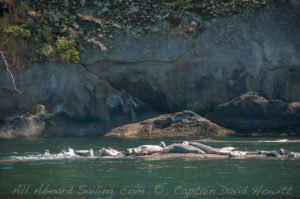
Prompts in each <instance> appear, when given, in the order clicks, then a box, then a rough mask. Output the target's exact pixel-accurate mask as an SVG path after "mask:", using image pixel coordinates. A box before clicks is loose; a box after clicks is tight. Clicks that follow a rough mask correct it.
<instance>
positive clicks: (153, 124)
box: [105, 111, 234, 137]
mask: <svg viewBox="0 0 300 199" xmlns="http://www.w3.org/2000/svg"><path fill="white" fill-rule="evenodd" d="M233 134H234V132H233V131H231V130H228V129H225V128H222V127H220V126H219V125H216V124H214V123H212V122H210V121H209V120H207V119H205V118H203V117H201V116H199V115H197V114H196V113H194V112H192V111H183V112H177V113H172V114H165V115H161V116H158V117H154V118H151V119H148V120H144V121H142V122H139V123H135V124H127V125H124V126H120V127H117V128H115V129H113V130H112V131H110V132H109V133H107V134H105V136H114V137H169V136H228V135H233Z"/></svg>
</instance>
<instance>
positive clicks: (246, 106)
mask: <svg viewBox="0 0 300 199" xmlns="http://www.w3.org/2000/svg"><path fill="white" fill-rule="evenodd" d="M207 117H208V118H209V119H210V120H212V121H214V122H216V123H217V124H219V125H222V126H224V127H227V128H231V129H235V130H239V131H244V132H251V131H252V132H253V131H254V132H255V131H256V132H257V131H258V132H259V131H262V132H264V131H265V132H266V131H268V132H277V133H282V132H287V133H289V131H291V132H293V133H297V134H298V135H299V134H300V102H292V103H286V102H284V101H281V100H267V99H266V98H264V97H262V96H259V95H258V94H256V93H247V94H244V95H241V96H239V97H236V98H234V99H232V100H231V101H229V102H226V103H224V104H221V105H219V106H217V107H216V109H215V110H214V111H213V112H211V113H209V114H207Z"/></svg>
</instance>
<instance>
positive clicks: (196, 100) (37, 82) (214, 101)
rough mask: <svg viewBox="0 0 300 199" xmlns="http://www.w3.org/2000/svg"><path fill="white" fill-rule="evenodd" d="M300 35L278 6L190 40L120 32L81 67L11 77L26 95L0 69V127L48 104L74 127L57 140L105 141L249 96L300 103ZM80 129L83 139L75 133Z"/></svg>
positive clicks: (214, 24)
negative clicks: (135, 125) (118, 130)
mask: <svg viewBox="0 0 300 199" xmlns="http://www.w3.org/2000/svg"><path fill="white" fill-rule="evenodd" d="M170 31H171V30H170ZM299 32H300V17H299V15H298V14H297V13H296V11H295V9H294V7H291V6H288V5H280V4H278V5H277V4H273V5H270V6H267V7H266V8H264V9H262V10H260V11H259V12H255V13H249V14H247V15H245V16H243V17H239V16H232V17H226V18H216V19H212V20H210V21H205V22H203V28H201V30H199V31H198V32H197V34H195V35H193V36H191V37H188V38H186V37H182V36H176V35H171V36H170V35H164V34H159V33H155V34H154V33H153V34H148V35H146V36H144V37H142V38H139V39H134V38H130V37H128V36H125V35H124V34H122V33H120V32H116V33H115V35H114V37H113V38H114V39H112V40H111V41H108V43H109V44H108V45H107V46H108V48H107V51H105V52H102V50H101V48H97V47H95V48H93V47H90V48H89V49H87V50H86V52H84V53H82V55H81V61H80V63H78V64H67V65H63V64H55V63H39V64H35V65H33V66H32V67H31V68H29V69H27V70H25V71H22V72H19V71H13V73H14V76H15V79H16V84H17V87H18V89H19V90H20V91H21V92H22V95H18V94H16V93H14V91H13V88H12V83H11V79H10V76H9V74H8V73H7V72H6V71H5V70H4V69H3V68H1V69H0V120H1V118H2V120H3V119H4V118H7V117H10V116H13V115H15V114H18V113H26V112H28V111H30V110H31V109H32V107H33V106H35V105H36V104H43V105H45V106H46V108H47V110H48V112H49V113H55V112H57V111H60V112H63V113H64V114H65V115H66V116H67V118H68V119H70V120H68V121H70V122H67V123H64V125H65V126H64V128H63V129H64V130H59V129H61V128H56V127H57V126H60V127H62V125H50V126H48V127H47V128H46V130H47V131H49V132H50V131H51V132H53V134H52V135H74V136H75V135H91V134H92V135H101V134H103V133H104V132H105V131H107V130H108V129H111V128H113V127H116V126H118V125H122V124H125V123H130V122H138V121H141V120H143V119H146V118H150V117H152V116H154V115H159V114H162V113H166V112H169V113H170V112H176V111H181V110H185V109H189V110H193V111H195V112H197V113H200V114H204V113H205V112H207V111H210V110H212V109H213V108H214V107H215V106H216V105H218V104H220V103H224V102H226V101H229V100H230V99H232V98H234V97H236V96H239V95H241V94H243V93H246V92H248V91H257V92H259V93H262V95H263V96H266V97H267V98H268V99H280V100H285V101H288V102H291V101H300V89H299V88H300V78H299V77H300V34H299ZM79 122H80V124H79ZM58 123H61V124H63V122H58ZM58 123H56V124H58ZM67 124H70V125H67ZM74 124H75V125H77V126H79V127H81V128H82V131H81V130H80V132H79V131H78V130H74V131H73V129H75V128H74ZM56 130H59V132H60V133H55V132H56ZM4 133H5V132H4Z"/></svg>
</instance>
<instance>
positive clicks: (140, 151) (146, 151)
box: [127, 142, 166, 156]
mask: <svg viewBox="0 0 300 199" xmlns="http://www.w3.org/2000/svg"><path fill="white" fill-rule="evenodd" d="M165 147H166V144H165V143H164V142H160V144H159V145H142V146H139V147H137V148H129V149H127V154H128V155H138V156H139V155H151V154H153V153H160V152H162V151H163V149H164V148H165Z"/></svg>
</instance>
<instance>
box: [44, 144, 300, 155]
mask: <svg viewBox="0 0 300 199" xmlns="http://www.w3.org/2000/svg"><path fill="white" fill-rule="evenodd" d="M98 152H99V153H98V154H99V157H116V158H117V157H124V156H145V155H152V154H167V153H194V154H215V155H227V156H228V157H244V156H245V155H246V154H247V153H249V152H247V151H238V150H237V149H236V148H234V147H225V148H213V147H211V146H208V145H205V144H202V143H199V142H187V141H184V142H182V143H175V144H171V145H169V146H166V144H165V142H160V143H159V145H141V146H138V147H136V148H128V149H127V150H126V153H125V154H123V153H122V152H120V151H118V150H116V149H113V148H110V147H107V148H102V149H100V150H99V151H98ZM46 153H47V154H49V153H50V152H49V150H46V151H45V154H46ZM65 153H66V154H69V153H71V154H73V155H77V156H85V157H94V150H93V149H90V150H75V151H74V150H73V149H72V150H71V151H68V152H65ZM256 154H257V155H260V156H266V157H281V156H283V155H284V154H285V151H284V150H283V149H280V150H279V151H259V152H258V153H257V152H256ZM289 157H293V158H300V153H296V152H291V153H290V155H289Z"/></svg>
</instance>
